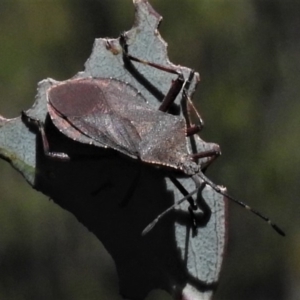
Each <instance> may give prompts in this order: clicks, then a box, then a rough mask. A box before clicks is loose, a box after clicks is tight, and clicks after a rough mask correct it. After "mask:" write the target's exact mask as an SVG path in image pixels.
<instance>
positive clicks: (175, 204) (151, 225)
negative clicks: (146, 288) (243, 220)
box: [142, 172, 285, 236]
mask: <svg viewBox="0 0 300 300" xmlns="http://www.w3.org/2000/svg"><path fill="white" fill-rule="evenodd" d="M199 178H201V179H202V180H203V181H204V182H205V183H206V184H207V185H209V186H210V187H211V188H212V189H213V190H215V191H216V192H217V193H219V194H221V195H223V196H224V197H226V198H227V199H229V200H231V201H233V202H235V203H236V204H238V205H240V206H242V207H244V208H246V209H247V210H249V211H250V212H252V213H253V214H255V215H257V216H258V217H259V218H261V219H263V220H264V221H265V222H267V223H268V224H269V225H270V226H271V227H272V228H273V229H274V230H275V231H276V232H277V233H278V234H280V235H282V236H285V233H284V232H283V230H282V229H280V228H279V227H278V226H277V225H276V224H275V223H273V222H272V221H271V220H270V219H269V218H268V217H266V216H264V215H262V214H261V213H260V212H259V211H257V210H255V209H253V208H252V207H250V206H249V205H247V204H245V203H244V202H242V201H239V200H237V199H235V198H233V197H231V196H230V195H229V194H227V193H226V192H224V191H223V190H222V188H221V187H220V186H218V185H216V184H214V183H213V182H212V181H211V180H209V179H208V178H207V177H206V176H205V175H204V174H203V173H202V172H199V173H197V175H193V176H192V179H193V180H194V182H195V184H196V189H195V190H193V191H192V192H191V193H189V194H188V195H186V196H184V197H183V198H181V199H180V200H178V201H177V202H175V203H174V204H173V205H172V206H170V207H169V208H167V209H166V210H165V211H163V212H162V213H161V214H159V215H158V216H157V217H156V218H155V219H154V220H153V221H152V222H151V223H150V224H149V225H148V226H147V227H146V228H145V229H144V230H143V231H142V235H146V234H147V233H148V232H149V231H151V230H152V229H153V227H154V226H155V225H156V224H157V223H158V221H159V220H160V219H161V218H162V217H164V216H165V215H166V214H167V213H169V212H170V211H171V210H173V209H174V208H175V207H176V206H178V205H180V204H181V203H182V202H184V201H185V200H186V199H187V198H189V197H191V196H192V195H194V194H196V193H197V191H198V190H199V189H200V188H202V185H201V182H200V180H199Z"/></svg>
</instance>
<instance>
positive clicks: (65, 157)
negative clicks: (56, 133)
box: [21, 111, 70, 161]
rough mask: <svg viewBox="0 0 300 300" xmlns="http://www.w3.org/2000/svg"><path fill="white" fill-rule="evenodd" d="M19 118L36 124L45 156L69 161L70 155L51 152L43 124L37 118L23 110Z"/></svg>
mask: <svg viewBox="0 0 300 300" xmlns="http://www.w3.org/2000/svg"><path fill="white" fill-rule="evenodd" d="M21 118H22V120H23V121H25V122H29V123H30V124H33V125H34V126H36V127H37V128H38V130H39V132H40V134H41V137H42V142H43V150H44V154H45V156H47V157H49V158H51V159H54V160H60V161H69V160H70V157H69V155H68V154H66V153H64V152H52V151H50V147H49V142H48V138H47V135H46V132H45V126H44V124H43V123H42V122H41V120H39V119H35V118H32V117H30V116H29V115H28V114H27V113H26V112H25V111H22V112H21Z"/></svg>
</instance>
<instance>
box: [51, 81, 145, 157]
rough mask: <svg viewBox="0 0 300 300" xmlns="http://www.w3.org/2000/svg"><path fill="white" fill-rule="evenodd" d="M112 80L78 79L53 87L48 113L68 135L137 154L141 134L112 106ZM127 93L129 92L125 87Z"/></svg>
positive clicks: (130, 153)
mask: <svg viewBox="0 0 300 300" xmlns="http://www.w3.org/2000/svg"><path fill="white" fill-rule="evenodd" d="M110 81H111V80H110V79H91V78H86V79H77V80H76V79H75V80H69V81H67V82H65V83H62V84H59V85H57V86H55V87H53V88H51V89H50V91H49V94H48V110H49V113H50V115H51V118H52V121H53V122H54V124H55V125H56V126H57V127H58V128H59V129H60V131H62V132H63V133H64V134H65V135H67V136H68V137H70V138H72V139H76V140H78V141H80V142H82V143H88V144H94V145H96V146H101V147H110V148H113V149H115V150H118V151H120V152H122V153H124V154H126V155H129V156H132V157H137V152H138V150H137V149H138V143H139V139H140V137H139V135H138V133H137V131H136V129H135V127H134V126H133V125H132V124H131V122H130V121H129V120H127V119H126V118H123V117H122V116H121V115H120V114H118V113H116V111H115V110H114V109H112V107H111V105H110V101H109V100H110V99H109V95H110V93H111V92H112V93H113V90H112V89H111V88H112V87H111V84H109V83H110ZM123 85H124V86H125V87H126V85H125V84H123ZM108 87H110V89H109V88H108ZM113 87H115V86H113ZM106 90H107V91H106ZM124 93H125V96H126V90H125V91H124ZM124 93H123V94H124ZM58 116H60V118H59V117H58Z"/></svg>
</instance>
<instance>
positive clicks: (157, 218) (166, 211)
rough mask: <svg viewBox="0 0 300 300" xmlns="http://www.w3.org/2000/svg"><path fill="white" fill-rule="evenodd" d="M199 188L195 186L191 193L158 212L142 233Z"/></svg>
mask: <svg viewBox="0 0 300 300" xmlns="http://www.w3.org/2000/svg"><path fill="white" fill-rule="evenodd" d="M199 189H200V186H199V187H197V188H196V189H195V190H193V191H192V192H191V193H189V194H187V195H185V196H184V197H183V198H181V199H180V200H178V201H177V202H175V203H174V204H173V205H172V206H170V207H169V208H167V209H166V210H165V211H163V212H162V213H161V214H159V215H158V216H157V217H156V218H155V219H154V220H153V221H152V222H151V223H150V224H149V225H148V226H147V227H146V228H145V229H144V230H143V231H142V235H146V234H147V233H148V232H149V231H150V230H152V229H153V227H154V226H155V225H156V224H157V223H158V221H159V220H160V219H161V218H162V217H163V216H165V215H166V214H167V213H168V212H170V211H171V210H173V209H174V208H175V207H176V206H177V205H179V204H181V203H182V202H184V201H185V200H187V199H188V198H190V197H191V196H193V195H194V194H196V193H197V191H198V190H199Z"/></svg>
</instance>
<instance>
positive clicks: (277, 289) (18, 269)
mask: <svg viewBox="0 0 300 300" xmlns="http://www.w3.org/2000/svg"><path fill="white" fill-rule="evenodd" d="M151 3H152V5H153V6H154V7H155V9H156V10H157V11H158V12H160V14H161V15H163V16H164V22H163V24H162V26H161V28H160V32H161V34H162V35H163V37H164V38H165V40H166V41H167V42H168V44H169V48H168V49H169V56H170V59H171V61H173V62H174V63H178V64H181V65H186V66H189V67H191V68H194V69H196V70H198V71H200V73H201V79H202V80H201V83H200V86H199V88H198V91H197V93H196V94H195V97H194V101H195V103H196V105H197V107H198V108H199V110H200V112H201V114H202V116H203V118H204V120H205V122H206V128H205V129H204V131H203V133H202V136H203V137H204V138H205V139H206V140H207V141H212V142H217V143H219V144H220V145H221V148H222V151H223V156H222V157H221V158H219V159H218V161H217V162H216V163H215V164H214V165H213V166H212V167H211V168H210V170H209V172H208V175H209V176H210V177H211V178H213V179H214V181H215V182H217V183H222V184H224V185H226V186H227V187H228V189H229V192H230V194H232V195H234V196H236V197H237V198H240V199H242V200H244V201H246V202H247V203H248V204H250V205H252V206H254V207H256V208H258V209H259V210H261V211H262V212H266V213H267V214H268V215H269V216H271V217H272V219H273V220H276V222H277V223H279V224H280V225H282V227H284V229H285V231H286V232H287V235H288V236H287V237H286V238H285V239H283V238H281V237H280V236H277V235H276V234H275V233H274V232H273V231H272V230H271V229H270V228H269V227H268V226H267V225H265V224H264V223H263V222H261V221H260V220H259V219H258V218H256V217H254V216H252V215H250V214H249V213H248V212H247V211H245V210H242V209H241V208H239V207H235V206H234V205H232V204H231V203H230V208H229V239H228V251H227V257H226V260H225V264H224V268H223V273H222V278H221V281H220V286H219V289H218V291H217V293H216V297H215V299H220V300H221V299H222V300H226V299H228V300H229V299H238V300H248V299H264V300H269V299H270V300H296V299H299V298H300V289H299V282H300V226H299V225H300V218H299V217H300V201H299V200H300V199H299V194H300V188H299V182H300V173H299V165H300V154H299V147H300V134H299V130H300V116H299V115H300V84H299V82H300V39H299V32H300V17H299V15H300V2H299V1H297V0H288V1H281V0H243V1H239V0H227V1H222V0H209V1H208V0H185V1H182V0H152V1H151ZM133 16H134V11H133V6H132V3H131V0H122V1H120V0H119V1H116V0H98V1H95V0H89V1H85V0H77V1H74V0H53V1H50V0H49V1H38V0H36V1H34V0H27V1H24V0H12V1H0V45H1V46H0V99H1V100H0V113H1V114H2V115H4V116H6V117H14V116H17V115H18V114H19V112H20V111H21V110H22V109H27V108H29V107H30V106H31V105H32V103H33V101H34V96H35V91H36V84H37V82H38V81H40V80H42V79H44V78H46V77H52V78H55V79H59V80H63V79H67V78H70V77H71V76H73V75H74V74H75V73H77V72H78V71H80V70H82V69H83V64H84V62H85V60H86V59H87V58H88V56H89V55H90V52H91V49H92V45H93V40H94V38H96V37H106V36H108V37H117V36H118V35H119V33H120V32H122V31H123V30H127V29H129V28H130V27H131V25H132V23H133ZM0 169H1V178H0V191H1V193H0V195H1V201H0V299H5V300H11V299H14V300H19V299H20V300H23V299H30V300H35V299H37V300H39V299H44V300H48V299H49V300H50V299H51V300H52V299H55V300H67V299H72V300H77V299H78V300H82V299H87V300H92V299H121V298H120V297H119V296H117V292H118V291H117V286H116V285H117V279H116V274H115V269H114V267H112V261H111V259H110V258H109V256H108V255H107V254H105V253H104V252H103V251H102V248H101V245H100V243H99V242H98V241H97V240H96V239H95V237H94V236H93V235H92V234H90V233H89V232H88V231H87V230H86V229H85V228H83V227H82V226H81V225H80V224H79V223H78V222H77V221H76V220H75V218H74V217H73V216H72V215H70V214H69V213H67V212H65V211H63V210H62V209H61V208H59V207H58V206H56V205H55V204H53V203H52V202H51V201H50V202H49V201H48V199H47V198H46V197H45V196H43V195H41V194H39V193H38V192H36V191H34V190H32V189H31V188H30V186H29V185H27V183H26V182H25V181H24V179H23V178H22V177H21V175H19V174H18V173H17V172H16V171H14V170H13V169H12V168H11V167H10V166H9V165H8V164H7V163H6V162H4V161H0ZM102 252H103V254H102ZM158 297H159V296H157V295H156V294H155V293H154V294H153V295H152V297H151V299H158ZM160 297H162V298H161V299H167V298H168V297H165V296H163V295H161V296H160ZM168 299H169V298H168Z"/></svg>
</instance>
